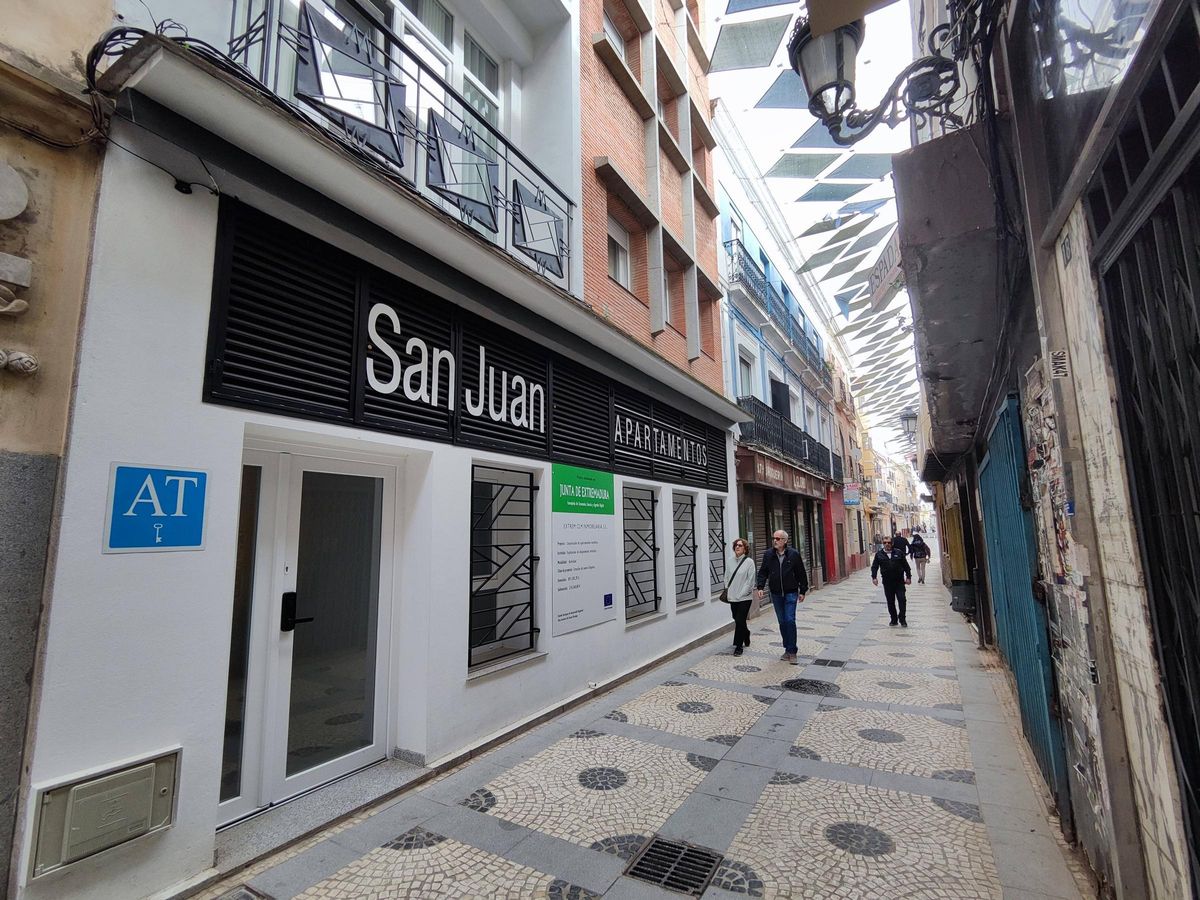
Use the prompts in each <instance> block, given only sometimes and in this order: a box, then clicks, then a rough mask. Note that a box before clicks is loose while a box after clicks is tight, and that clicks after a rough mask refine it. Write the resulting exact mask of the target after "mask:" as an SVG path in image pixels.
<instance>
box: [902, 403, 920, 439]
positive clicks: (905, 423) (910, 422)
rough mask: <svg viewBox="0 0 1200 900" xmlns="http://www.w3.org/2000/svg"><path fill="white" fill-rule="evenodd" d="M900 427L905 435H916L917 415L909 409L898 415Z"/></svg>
mask: <svg viewBox="0 0 1200 900" xmlns="http://www.w3.org/2000/svg"><path fill="white" fill-rule="evenodd" d="M900 427H901V428H903V429H904V433H905V435H910V434H916V433H917V414H916V413H915V412H913V410H912V409H911V408H909V409H906V410H905V411H904V412H902V413H900Z"/></svg>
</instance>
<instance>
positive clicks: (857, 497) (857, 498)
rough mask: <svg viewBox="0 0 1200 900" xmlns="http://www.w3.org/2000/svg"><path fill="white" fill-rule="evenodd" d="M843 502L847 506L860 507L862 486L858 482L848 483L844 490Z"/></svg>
mask: <svg viewBox="0 0 1200 900" xmlns="http://www.w3.org/2000/svg"><path fill="white" fill-rule="evenodd" d="M842 502H843V503H844V504H845V505H846V506H859V505H860V504H861V503H862V485H861V484H859V483H858V482H857V481H851V482H847V483H846V485H845V486H844V487H843V488H842Z"/></svg>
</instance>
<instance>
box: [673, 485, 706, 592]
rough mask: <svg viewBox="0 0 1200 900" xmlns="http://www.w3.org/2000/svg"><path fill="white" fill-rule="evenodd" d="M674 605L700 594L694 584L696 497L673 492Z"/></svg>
mask: <svg viewBox="0 0 1200 900" xmlns="http://www.w3.org/2000/svg"><path fill="white" fill-rule="evenodd" d="M673 499H674V501H675V506H674V515H673V516H672V519H673V521H674V523H675V605H676V606H679V605H681V604H684V603H691V602H692V601H693V600H695V599H696V598H697V597H699V596H700V591H699V589H698V587H697V584H696V498H695V497H693V496H692V495H691V494H674V495H673Z"/></svg>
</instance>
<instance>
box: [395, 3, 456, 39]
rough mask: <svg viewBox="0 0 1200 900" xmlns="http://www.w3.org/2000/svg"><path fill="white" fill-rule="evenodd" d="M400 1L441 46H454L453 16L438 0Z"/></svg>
mask: <svg viewBox="0 0 1200 900" xmlns="http://www.w3.org/2000/svg"><path fill="white" fill-rule="evenodd" d="M400 3H401V5H403V6H404V8H405V9H407V10H408V11H409V12H410V13H412V14H413V15H414V16H416V17H417V21H419V22H420V23H421V24H422V25H424V26H425V27H426V28H428V29H429V32H430V34H432V35H433V36H434V37H435V38H437V39H438V40H439V41H440V42H441V44H442V46H443V47H447V48H449V47H453V46H454V16H452V15H450V11H449V10H447V9H446V7H444V6H442V4H441V3H439V2H438V0H400Z"/></svg>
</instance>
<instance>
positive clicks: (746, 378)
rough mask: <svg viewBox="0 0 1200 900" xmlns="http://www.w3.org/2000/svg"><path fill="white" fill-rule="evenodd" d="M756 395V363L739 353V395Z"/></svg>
mask: <svg viewBox="0 0 1200 900" xmlns="http://www.w3.org/2000/svg"><path fill="white" fill-rule="evenodd" d="M753 395H754V363H753V362H752V361H751V360H748V359H746V357H744V356H741V355H740V354H739V355H738V396H739V397H750V396H753Z"/></svg>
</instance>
